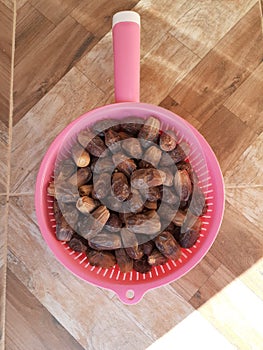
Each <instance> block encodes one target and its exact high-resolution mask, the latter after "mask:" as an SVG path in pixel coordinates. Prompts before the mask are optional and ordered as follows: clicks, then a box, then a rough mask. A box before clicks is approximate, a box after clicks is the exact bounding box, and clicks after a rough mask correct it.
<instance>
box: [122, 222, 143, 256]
mask: <svg viewBox="0 0 263 350" xmlns="http://www.w3.org/2000/svg"><path fill="white" fill-rule="evenodd" d="M121 239H122V243H123V247H124V248H125V250H126V253H127V254H128V255H129V257H130V258H132V259H135V260H136V259H140V258H141V257H142V256H143V250H142V248H141V247H139V245H138V240H137V238H136V236H135V234H134V233H133V232H131V231H130V230H128V229H127V228H122V229H121Z"/></svg>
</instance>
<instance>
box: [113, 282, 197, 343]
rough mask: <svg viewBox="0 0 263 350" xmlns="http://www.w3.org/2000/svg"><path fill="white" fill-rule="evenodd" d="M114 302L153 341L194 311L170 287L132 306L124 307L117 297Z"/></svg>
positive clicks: (149, 293)
mask: <svg viewBox="0 0 263 350" xmlns="http://www.w3.org/2000/svg"><path fill="white" fill-rule="evenodd" d="M113 300H114V302H115V303H116V304H117V305H118V306H119V308H120V309H122V310H123V311H124V312H125V313H126V314H127V315H128V316H129V318H131V319H132V320H134V322H136V324H140V326H141V327H142V329H143V331H144V332H145V333H146V334H148V335H149V336H150V337H151V338H153V339H158V338H159V337H161V336H162V335H164V334H165V333H166V332H168V331H169V330H170V329H171V328H173V327H174V326H175V325H177V324H178V323H179V322H181V321H182V320H183V319H184V318H185V317H187V316H188V315H189V314H190V313H191V312H193V310H194V309H193V308H192V306H191V305H190V304H189V303H188V302H187V301H185V300H184V299H183V298H182V297H181V296H179V294H177V293H176V292H175V291H174V290H173V288H171V287H170V286H163V287H160V288H157V289H154V290H151V291H149V292H147V293H146V294H145V295H144V297H143V299H142V300H141V301H140V302H139V303H138V304H136V305H132V306H126V305H123V304H122V303H121V302H120V301H119V299H117V297H114V299H113ZM154 315H156V317H155V316H154Z"/></svg>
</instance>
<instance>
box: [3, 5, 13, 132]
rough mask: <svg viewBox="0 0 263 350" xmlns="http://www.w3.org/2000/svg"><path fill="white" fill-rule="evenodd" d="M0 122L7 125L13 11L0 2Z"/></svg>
mask: <svg viewBox="0 0 263 350" xmlns="http://www.w3.org/2000/svg"><path fill="white" fill-rule="evenodd" d="M0 18H1V20H0V80H1V83H0V111H1V112H0V121H1V122H3V123H4V124H5V125H6V126H8V123H9V99H10V83H11V52H12V32H13V9H10V8H9V7H7V6H6V5H5V4H4V3H2V2H0Z"/></svg>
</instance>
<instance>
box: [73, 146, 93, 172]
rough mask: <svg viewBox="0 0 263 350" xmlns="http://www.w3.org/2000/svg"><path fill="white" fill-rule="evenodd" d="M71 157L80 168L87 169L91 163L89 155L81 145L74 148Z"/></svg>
mask: <svg viewBox="0 0 263 350" xmlns="http://www.w3.org/2000/svg"><path fill="white" fill-rule="evenodd" d="M71 155H72V158H73V160H74V162H75V163H76V165H77V166H78V167H80V168H83V167H86V166H88V165H89V163H90V155H89V153H88V152H87V151H86V150H85V149H84V148H83V147H82V146H81V145H80V144H79V143H76V144H75V145H74V146H73V147H72V150H71Z"/></svg>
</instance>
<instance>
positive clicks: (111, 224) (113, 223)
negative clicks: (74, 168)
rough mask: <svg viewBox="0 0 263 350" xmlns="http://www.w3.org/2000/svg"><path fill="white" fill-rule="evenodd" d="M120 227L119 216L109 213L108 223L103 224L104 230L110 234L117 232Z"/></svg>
mask: <svg viewBox="0 0 263 350" xmlns="http://www.w3.org/2000/svg"><path fill="white" fill-rule="evenodd" d="M121 226H122V222H121V219H120V217H119V215H117V214H115V213H111V214H110V217H109V219H108V221H107V222H106V224H105V226H104V227H105V229H106V230H108V231H110V232H119V231H120V229H121Z"/></svg>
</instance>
